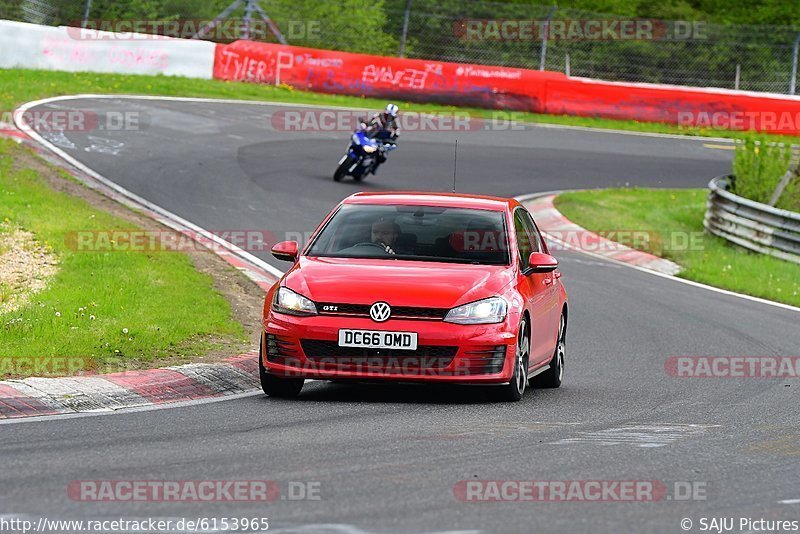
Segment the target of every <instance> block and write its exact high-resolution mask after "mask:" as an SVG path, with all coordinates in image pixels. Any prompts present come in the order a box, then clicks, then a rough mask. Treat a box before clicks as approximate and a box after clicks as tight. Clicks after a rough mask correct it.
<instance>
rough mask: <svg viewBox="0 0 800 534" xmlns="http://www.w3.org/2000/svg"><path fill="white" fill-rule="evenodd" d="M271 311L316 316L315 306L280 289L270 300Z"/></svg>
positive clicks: (299, 295) (290, 292) (282, 288)
mask: <svg viewBox="0 0 800 534" xmlns="http://www.w3.org/2000/svg"><path fill="white" fill-rule="evenodd" d="M272 309H273V310H275V311H276V312H280V313H288V314H289V315H316V314H317V306H316V305H315V304H314V303H313V302H311V300H309V299H307V298H306V297H304V296H303V295H301V294H299V293H295V292H294V291H292V290H291V289H289V288H287V287H280V288H278V290H277V291H276V292H275V297H274V298H273V299H272Z"/></svg>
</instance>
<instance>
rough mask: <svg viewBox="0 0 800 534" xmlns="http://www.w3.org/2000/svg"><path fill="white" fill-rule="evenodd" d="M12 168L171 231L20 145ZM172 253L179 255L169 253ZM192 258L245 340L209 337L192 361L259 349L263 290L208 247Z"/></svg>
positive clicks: (159, 363)
mask: <svg viewBox="0 0 800 534" xmlns="http://www.w3.org/2000/svg"><path fill="white" fill-rule="evenodd" d="M13 156H14V163H13V165H14V167H15V168H20V169H23V168H24V169H32V170H34V171H36V172H37V173H39V175H40V176H41V177H42V179H43V180H44V181H45V183H47V184H48V185H49V186H50V187H51V188H52V189H54V190H56V191H60V192H63V193H66V194H68V195H71V196H74V197H78V198H81V199H83V200H85V201H86V202H88V203H89V204H90V205H91V206H92V207H94V208H96V209H99V210H103V211H105V212H108V213H110V214H112V215H114V216H115V217H119V218H120V219H123V220H126V221H130V222H132V223H134V224H136V225H137V226H139V227H140V228H141V229H143V230H146V231H152V232H165V231H172V230H171V229H168V228H167V227H165V226H164V225H162V224H160V223H158V222H156V221H154V220H153V219H151V218H149V217H146V216H144V215H142V214H140V213H137V212H135V211H133V210H131V209H129V208H127V207H125V206H123V205H122V204H119V203H117V202H115V201H114V200H112V199H110V198H108V197H106V196H104V195H102V194H101V193H99V192H97V191H94V190H92V189H90V188H89V187H87V186H85V185H83V184H81V183H80V182H78V181H77V180H76V179H74V178H72V177H71V176H69V175H68V174H67V173H66V172H65V171H64V170H63V169H60V168H58V167H56V166H55V165H51V164H49V163H48V162H46V161H44V160H43V159H42V158H40V157H39V156H37V155H36V154H34V153H33V151H31V150H30V149H28V148H25V147H19V149H18V150H14V153H13ZM171 254H179V253H178V252H172V253H171ZM185 254H186V255H187V256H189V258H190V259H191V261H192V263H193V264H194V266H195V268H196V269H197V270H198V271H200V272H202V273H205V274H208V275H210V276H211V277H212V279H213V280H214V289H216V290H217V291H218V292H219V293H220V294H221V295H223V296H224V297H225V299H226V300H227V301H228V303H229V304H230V306H231V310H232V315H233V319H234V320H236V321H237V322H239V323H240V324H242V325H243V326H244V329H245V332H247V334H248V339H247V341H246V342H245V343H241V342H239V341H238V340H231V339H226V338H208V339H204V341H208V342H209V343H210V344H212V345H216V347H217V348H214V349H212V350H209V351H207V352H205V353H204V354H201V355H197V356H192V357H191V361H192V362H214V361H219V360H221V359H223V358H227V357H230V356H236V355H238V354H242V353H244V352H248V351H251V350H257V349H258V341H259V337H260V334H261V314H262V309H263V306H264V294H265V293H264V291H263V290H262V289H261V288H260V287H258V285H256V283H255V282H252V281H251V280H250V279H249V278H247V277H246V276H245V275H244V274H242V273H240V272H239V271H237V270H236V269H235V268H234V267H233V266H231V265H230V264H229V263H227V262H226V261H225V260H223V259H222V258H220V257H219V256H217V255H216V254H214V253H213V252H211V251H208V250H192V251H188V252H185ZM189 360H190V359H189V358H188V357H187V358H178V357H174V358H164V359H156V360H148V361H147V362H137V361H135V360H132V361H128V363H127V364H126V367H128V368H136V367H139V368H154V367H163V366H166V365H178V364H181V363H186V362H187V361H189Z"/></svg>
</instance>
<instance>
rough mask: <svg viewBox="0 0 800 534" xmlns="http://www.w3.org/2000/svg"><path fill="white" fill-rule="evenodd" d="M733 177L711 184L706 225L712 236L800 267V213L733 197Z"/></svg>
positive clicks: (704, 222)
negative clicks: (729, 189)
mask: <svg viewBox="0 0 800 534" xmlns="http://www.w3.org/2000/svg"><path fill="white" fill-rule="evenodd" d="M731 180H732V177H731V176H719V177H717V178H714V179H713V180H711V182H709V184H708V188H709V192H708V202H707V204H706V216H705V219H704V220H703V226H705V228H706V230H708V231H709V232H710V233H712V234H714V235H716V236H719V237H722V238H724V239H727V240H728V241H730V242H731V243H735V244H737V245H739V246H742V247H745V248H748V249H750V250H753V251H755V252H760V253H761V254H769V255H770V256H775V257H776V258H780V259H782V260H786V261H791V262H794V263H798V264H800V213H795V212H792V211H787V210H782V209H778V208H773V207H772V206H768V205H766V204H761V203H760V202H754V201H752V200H748V199H746V198H742V197H740V196H737V195H734V194H733V193H731V192H730V191H728V188H729V187H730V183H731Z"/></svg>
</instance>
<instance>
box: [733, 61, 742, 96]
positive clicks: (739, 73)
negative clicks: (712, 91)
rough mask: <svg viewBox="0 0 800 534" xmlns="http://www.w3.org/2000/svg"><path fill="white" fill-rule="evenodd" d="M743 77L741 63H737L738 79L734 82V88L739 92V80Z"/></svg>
mask: <svg viewBox="0 0 800 534" xmlns="http://www.w3.org/2000/svg"><path fill="white" fill-rule="evenodd" d="M741 75H742V66H741V65H740V64H739V63H737V64H736V79H735V80H734V82H733V88H734V89H736V90H737V91H738V90H739V78H740V77H741Z"/></svg>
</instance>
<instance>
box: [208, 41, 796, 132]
mask: <svg viewBox="0 0 800 534" xmlns="http://www.w3.org/2000/svg"><path fill="white" fill-rule="evenodd" d="M214 77H215V78H217V79H222V80H238V81H251V82H257V83H269V84H276V83H283V84H288V85H291V86H293V87H296V88H298V89H305V90H309V91H316V92H323V93H335V94H349V95H364V96H373V97H381V98H397V99H402V100H408V101H421V102H437V103H442V104H452V105H462V106H463V105H467V106H476V107H486V108H494V109H503V110H516V111H531V112H535V113H552V114H563V115H580V116H586V117H606V118H613V119H632V120H638V121H645V122H666V123H671V124H680V125H685V126H689V125H693V126H705V127H708V128H712V127H716V128H731V129H738V130H759V131H765V132H772V133H784V134H793V135H800V98H794V97H780V96H777V97H776V96H769V95H763V94H758V93H746V92H740V91H726V90H724V89H700V88H683V87H677V86H666V85H650V84H626V83H615V82H603V81H597V80H588V79H583V78H568V77H566V76H565V75H563V74H561V73H558V72H547V71H537V70H529V69H516V68H510V67H493V66H484V65H473V64H459V63H447V62H443V61H426V60H419V59H400V58H392V57H383V56H371V55H366V54H352V53H347V52H337V51H333V50H317V49H314V48H302V47H296V46H284V45H275V44H268V43H256V42H252V41H236V42H234V43H232V44H229V45H218V46H217V49H216V56H215V61H214Z"/></svg>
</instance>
